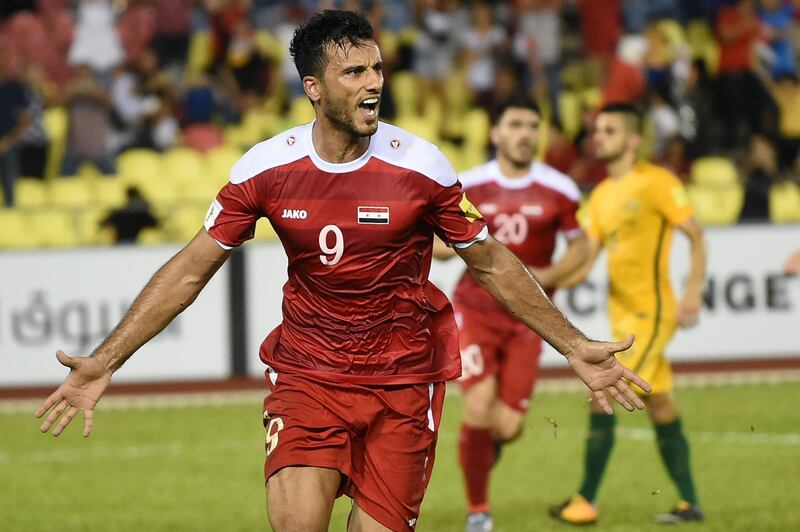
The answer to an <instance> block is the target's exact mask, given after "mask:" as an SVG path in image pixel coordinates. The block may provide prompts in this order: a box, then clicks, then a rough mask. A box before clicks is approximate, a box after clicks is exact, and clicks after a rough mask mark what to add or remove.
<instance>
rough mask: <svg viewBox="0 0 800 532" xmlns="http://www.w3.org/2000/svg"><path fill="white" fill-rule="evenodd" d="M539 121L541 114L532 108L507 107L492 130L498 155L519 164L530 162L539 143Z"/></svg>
mask: <svg viewBox="0 0 800 532" xmlns="http://www.w3.org/2000/svg"><path fill="white" fill-rule="evenodd" d="M539 122H540V119H539V114H538V113H536V112H535V111H533V110H531V109H525V108H522V107H509V108H508V109H506V110H505V111H504V112H503V115H502V116H501V117H500V120H499V121H498V122H497V125H495V127H494V129H493V131H492V141H493V142H494V145H495V147H496V148H497V154H498V156H500V157H504V158H506V159H508V160H509V161H511V163H513V164H514V165H517V166H524V165H528V164H530V163H531V161H532V160H533V158H534V156H535V155H536V149H537V145H538V143H539Z"/></svg>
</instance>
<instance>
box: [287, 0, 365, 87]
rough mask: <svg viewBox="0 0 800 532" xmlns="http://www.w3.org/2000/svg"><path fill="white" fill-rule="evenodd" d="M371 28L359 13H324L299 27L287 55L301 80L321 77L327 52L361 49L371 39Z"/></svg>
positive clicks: (333, 11)
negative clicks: (329, 48) (357, 47)
mask: <svg viewBox="0 0 800 532" xmlns="http://www.w3.org/2000/svg"><path fill="white" fill-rule="evenodd" d="M372 35H373V31H372V25H371V24H370V23H369V21H368V20H367V19H366V18H364V16H363V15H361V14H360V13H356V12H354V11H340V10H334V9H326V10H324V11H322V12H320V13H317V14H315V15H314V16H313V17H311V18H310V19H309V20H308V22H306V23H305V24H302V25H300V26H299V27H298V28H297V29H296V30H295V31H294V36H293V37H292V42H291V44H290V45H289V53H290V54H291V55H292V59H294V65H295V67H297V73H298V74H300V78H304V77H305V76H315V77H322V73H323V72H324V71H325V66H326V64H327V61H328V54H327V51H328V50H327V48H328V47H329V46H331V45H334V46H338V47H339V48H342V49H343V48H344V47H345V46H346V45H348V44H352V45H355V46H360V45H361V43H363V42H364V41H367V40H371V39H373V36H372Z"/></svg>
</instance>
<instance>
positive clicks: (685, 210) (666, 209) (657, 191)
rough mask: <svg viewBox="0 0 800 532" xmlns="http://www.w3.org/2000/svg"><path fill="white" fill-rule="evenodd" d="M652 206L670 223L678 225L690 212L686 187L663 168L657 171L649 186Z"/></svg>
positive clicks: (689, 215)
mask: <svg viewBox="0 0 800 532" xmlns="http://www.w3.org/2000/svg"><path fill="white" fill-rule="evenodd" d="M650 197H651V200H652V202H653V206H654V208H655V209H656V211H658V212H659V213H660V214H661V215H662V216H664V218H666V219H667V221H668V222H669V223H670V224H672V225H679V224H682V223H683V222H685V221H686V220H688V219H689V218H690V217H691V216H692V214H693V210H692V204H691V203H690V202H689V195H688V194H687V193H686V187H684V186H683V183H681V181H680V179H678V178H677V177H676V176H675V175H674V174H672V173H671V172H668V171H666V170H663V171H661V172H659V174H658V176H657V178H656V179H654V180H653V183H652V185H651V187H650Z"/></svg>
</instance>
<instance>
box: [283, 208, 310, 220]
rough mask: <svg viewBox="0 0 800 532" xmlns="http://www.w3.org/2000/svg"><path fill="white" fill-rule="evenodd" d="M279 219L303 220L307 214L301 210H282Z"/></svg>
mask: <svg viewBox="0 0 800 532" xmlns="http://www.w3.org/2000/svg"><path fill="white" fill-rule="evenodd" d="M281 218H289V219H291V220H305V219H306V218H308V213H307V212H306V211H304V210H303V209H283V215H281Z"/></svg>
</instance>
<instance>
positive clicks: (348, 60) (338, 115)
mask: <svg viewBox="0 0 800 532" xmlns="http://www.w3.org/2000/svg"><path fill="white" fill-rule="evenodd" d="M327 54H328V64H327V65H326V67H325V72H324V74H323V77H322V79H321V80H320V95H321V98H320V100H319V104H320V110H321V111H322V112H323V113H324V114H325V116H326V117H327V118H328V119H329V120H330V121H331V122H333V123H334V124H336V125H337V126H339V127H340V128H341V129H342V130H343V131H346V132H347V133H350V134H351V135H353V136H359V137H366V136H370V135H372V134H374V133H375V131H376V130H377V129H378V114H379V111H380V101H381V91H382V90H383V62H382V60H381V52H380V50H379V49H378V45H377V44H375V42H374V41H363V42H361V43H359V44H358V45H353V44H352V43H347V44H346V45H345V46H344V48H340V47H339V46H336V45H332V46H329V47H328V50H327Z"/></svg>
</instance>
